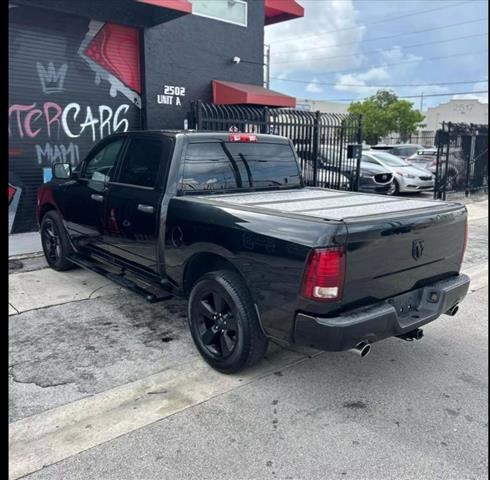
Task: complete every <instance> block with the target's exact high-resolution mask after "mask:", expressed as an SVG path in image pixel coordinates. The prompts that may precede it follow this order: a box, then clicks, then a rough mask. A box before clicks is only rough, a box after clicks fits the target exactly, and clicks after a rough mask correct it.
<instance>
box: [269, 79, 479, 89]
mask: <svg viewBox="0 0 490 480" xmlns="http://www.w3.org/2000/svg"><path fill="white" fill-rule="evenodd" d="M271 79H273V80H279V81H282V82H292V83H307V84H310V83H313V84H314V85H330V86H333V85H340V86H342V87H357V88H375V87H380V88H388V87H429V86H431V85H436V86H437V85H463V84H471V83H483V82H487V81H488V80H486V79H485V80H463V81H461V82H435V83H397V84H391V85H358V84H355V83H352V84H349V83H341V84H339V82H312V81H311V80H295V79H290V80H289V79H286V78H278V77H271Z"/></svg>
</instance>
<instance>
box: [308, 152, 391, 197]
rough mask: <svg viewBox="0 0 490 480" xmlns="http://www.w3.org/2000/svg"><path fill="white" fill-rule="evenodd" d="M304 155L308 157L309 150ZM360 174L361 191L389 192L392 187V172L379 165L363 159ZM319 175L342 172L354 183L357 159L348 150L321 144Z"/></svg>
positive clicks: (310, 165)
mask: <svg viewBox="0 0 490 480" xmlns="http://www.w3.org/2000/svg"><path fill="white" fill-rule="evenodd" d="M303 155H304V156H305V157H308V155H309V154H308V152H304V153H303ZM308 165H309V168H311V169H313V162H312V161H311V160H310V161H308ZM360 167H361V169H360V176H359V190H358V191H359V192H364V193H379V194H383V193H388V192H389V191H390V190H391V189H392V180H393V175H392V173H391V172H390V171H389V170H388V169H386V168H384V167H380V166H377V165H372V164H369V163H366V162H363V161H361V165H360ZM317 168H318V174H317V175H318V177H317V178H319V179H320V180H321V179H322V178H328V177H329V175H332V173H333V174H335V173H337V174H342V175H343V176H344V177H346V178H347V179H348V181H349V184H350V185H351V186H352V185H354V183H355V181H356V177H357V163H356V160H355V159H348V158H347V150H346V149H343V150H341V149H339V148H334V147H331V146H327V145H321V146H320V153H319V155H318V157H317Z"/></svg>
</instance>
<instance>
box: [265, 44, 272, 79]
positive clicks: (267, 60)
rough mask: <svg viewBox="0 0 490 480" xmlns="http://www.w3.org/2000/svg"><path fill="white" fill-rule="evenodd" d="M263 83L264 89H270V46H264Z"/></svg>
mask: <svg viewBox="0 0 490 480" xmlns="http://www.w3.org/2000/svg"><path fill="white" fill-rule="evenodd" d="M264 47H265V62H264V63H265V81H264V86H265V88H269V87H270V83H271V46H270V45H265V44H264Z"/></svg>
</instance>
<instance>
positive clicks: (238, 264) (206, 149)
mask: <svg viewBox="0 0 490 480" xmlns="http://www.w3.org/2000/svg"><path fill="white" fill-rule="evenodd" d="M53 174H54V175H53V177H54V179H53V180H52V181H51V182H49V183H47V184H45V185H43V186H42V187H41V188H40V189H39V192H38V211H37V214H38V221H39V224H40V233H41V237H42V245H43V248H44V253H45V255H46V259H47V261H48V263H49V265H50V266H51V267H52V268H54V269H56V270H66V269H69V268H72V267H74V266H77V265H78V266H82V267H84V268H87V269H90V270H93V271H96V272H98V273H100V274H102V275H105V276H107V277H108V278H111V279H113V280H114V281H116V282H118V283H120V284H121V285H124V286H126V287H128V288H130V289H132V290H134V291H136V292H138V293H141V294H143V295H145V297H146V298H147V300H149V301H157V300H162V299H165V298H169V296H182V297H185V298H187V299H188V322H189V327H190V331H191V334H192V337H193V339H194V342H195V344H196V347H197V348H198V350H199V352H200V353H201V355H202V356H203V357H204V359H205V360H206V361H207V362H208V363H209V364H210V365H212V366H213V367H214V368H216V369H217V370H219V371H221V372H225V373H231V372H236V371H238V370H240V369H242V368H244V367H247V366H249V365H252V364H253V363H255V362H257V361H258V360H260V359H261V358H262V356H263V355H264V353H265V351H266V349H267V345H268V341H269V339H276V341H278V342H281V341H282V342H287V343H293V344H299V345H305V346H312V347H316V348H319V349H323V350H327V351H339V350H347V349H353V351H356V352H358V353H359V354H360V355H361V356H365V355H366V354H367V353H368V352H369V349H370V348H371V345H372V344H373V343H374V342H376V341H379V340H382V339H384V338H387V337H393V336H396V337H401V338H404V339H406V340H413V339H418V338H420V337H421V336H422V330H421V329H420V328H419V327H420V326H422V325H424V324H426V323H428V322H431V321H432V320H435V319H436V318H437V317H439V316H440V315H441V314H444V313H445V314H448V315H454V314H455V313H456V311H457V310H458V304H459V303H460V302H461V301H462V300H463V298H464V297H465V295H466V293H467V291H468V287H469V278H468V277H467V276H466V275H464V274H461V273H460V268H461V264H462V260H463V254H464V250H465V245H466V238H467V212H466V209H465V207H464V206H462V205H459V204H456V203H449V202H440V201H438V202H435V201H426V200H418V199H417V200H411V199H406V198H393V197H386V196H381V195H370V194H362V193H357V192H348V191H335V190H326V189H319V188H307V187H305V186H304V184H303V181H302V177H301V174H300V170H299V167H298V159H297V155H296V152H295V150H294V147H293V145H292V143H291V142H290V141H289V140H288V139H286V138H284V137H279V136H274V135H251V134H241V133H233V134H228V133H223V132H220V133H213V132H194V131H138V132H126V133H118V134H114V135H110V136H108V137H106V138H105V139H104V140H103V141H101V142H100V143H99V144H98V145H96V146H95V147H94V149H93V150H92V151H91V152H90V153H89V155H88V156H87V157H86V159H85V160H84V161H83V162H82V163H81V164H80V165H79V166H78V167H77V168H76V169H75V170H74V171H73V172H72V171H71V168H70V165H68V164H55V165H54V166H53Z"/></svg>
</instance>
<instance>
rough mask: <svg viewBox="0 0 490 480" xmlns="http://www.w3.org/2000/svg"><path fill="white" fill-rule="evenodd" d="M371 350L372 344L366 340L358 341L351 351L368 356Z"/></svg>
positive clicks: (362, 356)
mask: <svg viewBox="0 0 490 480" xmlns="http://www.w3.org/2000/svg"><path fill="white" fill-rule="evenodd" d="M370 351H371V345H369V343H366V342H361V343H358V344H357V345H356V346H355V347H354V348H353V349H351V352H354V353H357V355H359V356H360V357H361V358H364V357H367V356H368V355H369V352H370Z"/></svg>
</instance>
